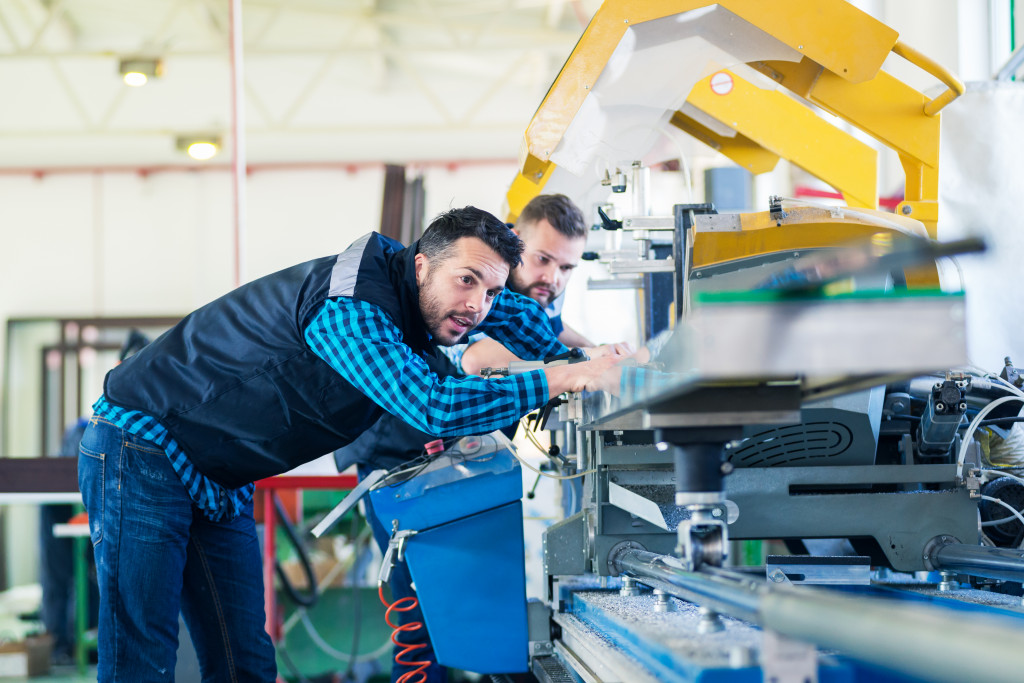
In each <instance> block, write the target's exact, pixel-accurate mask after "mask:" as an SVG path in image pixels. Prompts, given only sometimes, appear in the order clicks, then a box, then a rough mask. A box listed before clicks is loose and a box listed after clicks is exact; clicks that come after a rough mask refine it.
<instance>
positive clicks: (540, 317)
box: [476, 289, 569, 360]
mask: <svg viewBox="0 0 1024 683" xmlns="http://www.w3.org/2000/svg"><path fill="white" fill-rule="evenodd" d="M476 330H477V331H478V332H484V333H485V334H487V336H488V337H491V338H492V339H494V340H496V341H499V342H501V343H502V345H504V346H506V347H508V349H509V350H510V351H512V353H514V354H516V356H518V357H519V358H522V359H523V360H541V359H544V358H546V357H548V356H554V355H556V354H559V353H565V352H566V351H568V350H569V349H568V347H567V346H566V345H565V344H563V343H562V342H560V341H558V336H557V335H556V334H555V333H554V332H553V331H552V329H551V323H550V322H549V321H548V316H547V314H546V313H545V312H544V309H543V308H541V305H540V304H539V303H537V302H536V301H534V300H533V299H531V298H530V297H528V296H523V295H522V294H516V293H515V292H512V291H510V290H508V289H504V290H502V291H501V294H499V295H498V296H497V297H496V298H495V299H494V304H493V305H492V306H491V311H490V313H488V314H487V318H486V319H485V320H484V321H483V322H482V323H480V325H479V326H478V327H477V328H476Z"/></svg>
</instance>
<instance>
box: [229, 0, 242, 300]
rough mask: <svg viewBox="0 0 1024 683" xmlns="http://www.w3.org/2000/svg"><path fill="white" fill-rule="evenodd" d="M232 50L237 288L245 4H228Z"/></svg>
mask: <svg viewBox="0 0 1024 683" xmlns="http://www.w3.org/2000/svg"><path fill="white" fill-rule="evenodd" d="M228 24H229V26H230V40H229V42H230V50H231V171H232V172H231V208H232V214H233V217H234V240H233V245H234V251H235V270H234V281H235V287H238V286H239V285H241V284H242V282H243V280H244V279H245V275H246V268H245V246H246V239H245V238H246V222H245V57H244V50H243V42H242V0H231V2H229V3H228Z"/></svg>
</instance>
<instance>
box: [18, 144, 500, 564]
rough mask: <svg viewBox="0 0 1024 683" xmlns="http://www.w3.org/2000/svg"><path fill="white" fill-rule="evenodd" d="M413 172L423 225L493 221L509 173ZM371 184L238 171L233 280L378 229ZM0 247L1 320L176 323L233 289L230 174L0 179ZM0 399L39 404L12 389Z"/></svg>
mask: <svg viewBox="0 0 1024 683" xmlns="http://www.w3.org/2000/svg"><path fill="white" fill-rule="evenodd" d="M419 172H422V174H423V175H424V180H425V186H426V193H427V194H426V211H425V214H426V217H427V220H428V221H429V220H430V219H431V218H432V217H433V216H435V215H436V214H437V213H440V212H441V211H444V210H447V209H448V208H450V207H459V206H465V205H466V204H474V205H476V206H479V207H480V208H483V209H487V210H490V211H492V212H498V211H500V209H501V206H502V202H503V200H504V195H505V192H506V191H507V189H508V184H509V182H510V181H511V179H512V177H513V175H514V173H515V164H514V163H512V162H511V161H510V162H506V163H493V164H475V165H459V164H453V165H451V166H447V165H445V166H423V167H422V168H420V169H418V170H417V169H410V170H409V173H408V175H409V177H411V176H412V175H413V174H415V173H419ZM383 178H384V175H383V168H382V167H379V166H362V167H357V168H356V170H354V171H350V170H346V169H345V168H339V169H338V170H324V169H310V170H287V171H284V170H281V171H257V172H254V173H252V174H250V175H249V177H248V179H247V188H246V189H247V202H246V213H247V225H246V232H245V249H244V262H245V272H244V277H243V280H246V281H247V280H251V279H254V278H257V277H260V276H262V275H266V274H268V273H271V272H274V271H276V270H279V269H281V268H285V267H288V266H291V265H294V264H295V263H299V262H301V261H305V260H308V259H311V258H316V257H320V256H325V255H328V254H334V253H337V252H339V251H341V250H343V249H344V248H345V247H346V246H348V245H349V244H350V243H351V242H352V241H354V240H355V239H356V238H358V237H359V236H360V235H362V234H363V233H365V232H368V231H370V230H376V229H379V225H380V213H381V200H382V193H383V185H384V182H383ZM501 217H502V218H504V217H503V216H501ZM0 238H2V244H3V246H2V247H0V320H2V321H6V320H8V319H10V318H22V317H46V316H69V317H89V316H149V315H172V316H173V315H183V314H185V313H188V312H189V311H191V310H193V309H195V308H198V307H199V306H201V305H203V304H205V303H207V302H209V301H211V300H213V299H215V298H216V297H218V296H220V295H222V294H224V293H226V292H227V291H229V290H230V289H231V288H232V286H233V268H234V242H233V219H232V208H231V178H230V175H229V174H228V173H227V172H226V171H221V170H209V171H196V172H158V173H152V174H149V175H140V174H137V173H126V172H118V173H110V172H107V173H55V174H52V175H44V176H43V177H41V178H37V177H35V176H31V175H14V176H11V175H8V176H4V175H0ZM0 337H2V335H0ZM3 344H4V341H3V339H2V338H0V373H2V372H3V371H4V367H3V363H4V362H5V358H6V354H5V351H4V349H3ZM29 362H31V363H36V362H37V359H36V358H35V357H33V358H31V359H30V360H29ZM22 369H23V370H24V368H22ZM29 372H30V373H31V374H30V376H31V377H35V376H37V374H36V373H37V372H38V371H37V370H36V369H35V368H34V366H33V367H32V368H30V369H29ZM9 400H10V401H11V402H12V403H15V402H17V403H22V402H25V403H26V404H28V405H38V402H37V399H36V398H35V397H31V396H27V395H23V394H19V392H18V390H17V388H15V390H14V391H13V392H12V395H11V396H10V399H9ZM3 409H4V406H0V410H3ZM0 436H2V435H0ZM19 450H22V447H19ZM4 455H8V456H35V455H42V454H40V453H34V452H33V453H29V452H16V453H5V454H4ZM3 519H4V520H5V529H6V531H7V538H8V539H9V542H8V549H9V550H10V549H12V548H19V549H31V550H32V553H24V552H21V553H18V554H17V557H15V556H14V555H15V553H14V552H13V550H12V551H10V552H9V555H10V556H9V558H8V565H9V566H8V579H9V580H10V581H11V582H12V584H18V583H24V582H31V581H34V580H35V578H34V577H35V571H36V570H35V566H36V564H35V563H36V558H35V556H34V552H35V546H36V544H35V541H34V539H35V538H36V531H35V530H36V524H37V522H36V519H37V515H36V509H35V507H34V506H27V505H17V506H6V507H5V508H4V512H3Z"/></svg>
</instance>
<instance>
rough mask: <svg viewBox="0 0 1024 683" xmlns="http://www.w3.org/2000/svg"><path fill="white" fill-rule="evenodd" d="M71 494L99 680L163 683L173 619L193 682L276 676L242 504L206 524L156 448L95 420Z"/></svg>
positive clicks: (255, 548) (254, 546)
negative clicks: (81, 526) (95, 627)
mask: <svg viewBox="0 0 1024 683" xmlns="http://www.w3.org/2000/svg"><path fill="white" fill-rule="evenodd" d="M78 486H79V488H80V489H81V491H82V498H83V500H84V502H85V508H86V511H87V512H88V513H89V531H90V535H91V538H92V544H93V550H94V553H95V556H96V578H97V582H98V583H99V590H100V619H99V669H98V672H97V673H98V678H99V681H101V682H103V683H106V682H107V681H124V682H125V683H129V682H130V683H146V682H148V681H173V680H174V665H175V659H176V653H177V649H178V613H179V611H180V612H181V614H182V616H183V617H184V619H185V624H186V626H188V630H189V634H190V635H191V637H192V642H193V644H194V645H195V649H196V654H197V655H198V658H199V666H200V670H201V672H202V677H203V681H218V682H219V681H232V682H234V681H261V682H267V683H269V682H272V681H274V680H275V679H276V677H277V665H276V662H275V657H274V646H273V643H271V641H270V637H269V636H268V635H267V633H266V631H265V630H264V624H265V613H264V608H263V575H262V572H261V562H260V548H259V539H258V538H257V536H256V525H255V522H254V521H253V517H252V506H251V504H250V506H249V507H248V509H247V510H246V511H245V513H244V514H242V515H239V516H238V517H237V518H235V519H233V520H231V521H228V522H211V521H210V520H208V519H207V518H206V517H204V516H203V515H202V513H201V512H199V510H198V509H196V508H195V507H194V506H193V505H192V501H191V499H190V498H189V496H188V492H187V491H186V490H185V487H184V486H183V485H182V483H181V481H180V480H179V479H178V477H177V475H176V474H175V472H174V469H173V468H172V467H171V464H170V461H168V459H167V456H166V455H165V454H164V452H163V451H162V450H161V449H160V448H159V447H157V446H155V445H153V444H151V443H149V442H147V441H145V440H143V439H140V438H138V437H136V436H134V435H132V434H128V433H127V432H125V431H124V430H123V429H121V428H119V427H117V426H115V425H114V424H112V423H110V422H107V421H106V420H102V419H98V418H95V417H94V418H93V419H92V420H90V421H89V426H88V427H87V428H86V430H85V435H84V436H83V437H82V443H81V447H80V451H79V458H78Z"/></svg>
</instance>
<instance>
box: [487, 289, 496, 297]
mask: <svg viewBox="0 0 1024 683" xmlns="http://www.w3.org/2000/svg"><path fill="white" fill-rule="evenodd" d="M496 296H498V293H497V292H496V291H494V290H493V289H488V290H487V298H488V299H493V298H494V297H496Z"/></svg>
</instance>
